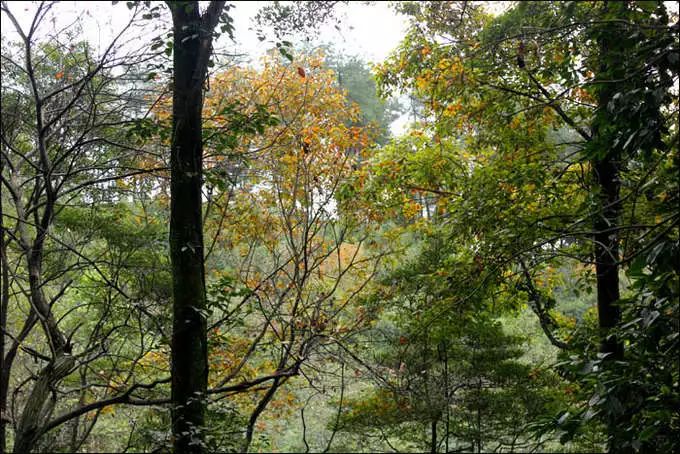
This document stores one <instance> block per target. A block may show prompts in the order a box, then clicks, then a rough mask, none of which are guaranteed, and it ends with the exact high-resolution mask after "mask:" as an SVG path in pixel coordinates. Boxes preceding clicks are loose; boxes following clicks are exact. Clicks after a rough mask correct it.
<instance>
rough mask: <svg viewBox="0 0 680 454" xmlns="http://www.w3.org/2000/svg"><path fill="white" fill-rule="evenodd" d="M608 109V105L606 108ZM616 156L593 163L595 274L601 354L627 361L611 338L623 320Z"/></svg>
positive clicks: (609, 156) (616, 341)
mask: <svg viewBox="0 0 680 454" xmlns="http://www.w3.org/2000/svg"><path fill="white" fill-rule="evenodd" d="M605 105H606V104H605ZM617 161H618V159H617V156H616V153H610V154H608V155H607V156H606V157H605V158H604V159H601V160H598V161H596V162H594V163H593V171H594V172H595V181H596V182H597V185H598V189H599V196H598V202H599V203H598V209H599V213H598V214H597V215H596V218H595V222H594V231H595V234H594V238H593V239H594V242H595V271H596V275H597V310H598V314H599V317H598V319H599V326H600V336H601V340H600V351H601V352H602V353H609V357H610V358H611V359H621V358H622V357H623V344H622V343H621V342H620V341H619V340H618V339H617V338H616V337H615V336H614V335H613V334H611V330H612V328H614V327H616V325H617V324H618V323H619V321H620V319H621V309H620V308H619V307H618V305H617V303H618V300H619V298H620V292H619V266H618V261H619V239H618V234H617V232H616V228H617V226H618V225H619V213H620V211H621V202H620V198H619V192H620V183H619V164H618V162H617Z"/></svg>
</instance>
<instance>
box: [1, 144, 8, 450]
mask: <svg viewBox="0 0 680 454" xmlns="http://www.w3.org/2000/svg"><path fill="white" fill-rule="evenodd" d="M3 171H4V161H3V158H2V156H0V174H2V172H3ZM3 219H4V212H3V207H2V183H0V270H1V271H0V279H1V280H0V371H2V372H0V452H5V450H6V449H7V446H6V444H7V441H6V435H5V434H6V426H7V419H6V418H7V388H8V386H9V368H7V370H5V369H6V367H5V331H6V330H7V308H8V306H9V272H8V270H7V255H6V251H5V227H4V222H3Z"/></svg>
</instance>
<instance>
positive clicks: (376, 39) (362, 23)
mask: <svg viewBox="0 0 680 454" xmlns="http://www.w3.org/2000/svg"><path fill="white" fill-rule="evenodd" d="M8 3H9V7H10V10H11V11H12V12H13V13H14V15H15V16H16V17H17V18H18V20H19V22H20V23H21V25H22V27H25V28H28V27H29V24H30V21H31V19H32V17H33V12H34V11H35V8H36V6H35V3H34V2H23V1H12V2H8ZM125 3H126V2H125V1H121V2H120V3H118V4H117V5H112V4H111V2H110V1H92V2H89V1H88V2H82V1H80V2H77V1H63V2H60V3H59V4H57V5H55V6H54V8H53V11H54V13H55V14H54V16H55V17H54V24H55V25H56V26H59V25H62V26H64V25H66V24H68V23H69V21H72V20H73V19H74V18H75V17H77V16H78V15H82V18H83V24H84V31H83V34H84V36H83V37H84V38H86V39H87V40H88V41H89V42H90V43H91V44H93V45H94V46H95V47H97V45H99V46H106V45H107V44H108V41H109V40H110V37H111V36H112V35H113V33H115V31H116V30H120V28H121V27H122V26H123V25H124V24H125V23H126V21H127V19H128V18H129V17H130V12H129V11H128V9H127V7H126V5H125ZM231 3H233V4H234V5H235V8H233V9H231V10H230V14H231V15H232V17H233V18H234V25H235V29H236V30H235V33H234V35H235V39H236V41H237V43H238V46H237V49H238V50H239V51H242V52H244V53H248V54H249V55H251V56H252V57H253V59H257V58H258V57H259V56H260V55H262V54H263V53H264V52H265V51H266V50H267V48H268V47H270V46H272V44H271V43H266V42H265V43H262V42H260V41H258V39H257V37H256V34H255V32H254V31H252V30H249V28H250V27H251V26H252V22H251V18H252V17H253V16H254V15H255V14H256V12H257V10H258V9H259V8H260V7H261V6H262V5H264V4H265V3H267V2H262V1H251V2H243V1H236V2H231ZM163 9H165V7H163ZM339 13H340V14H339V15H340V17H341V25H340V31H338V30H336V29H335V28H334V27H333V26H332V25H327V26H324V27H322V29H321V31H320V32H319V34H318V37H315V38H314V40H313V41H312V44H314V45H317V44H318V45H321V44H326V43H333V44H334V45H335V47H336V48H338V49H339V50H342V51H344V52H346V53H348V54H352V55H359V56H361V57H363V58H364V59H366V60H369V61H380V60H382V59H384V58H385V57H386V56H387V55H388V54H389V52H390V51H391V50H392V49H393V48H394V47H396V45H397V44H398V43H399V41H400V39H401V38H402V37H403V35H404V32H405V30H406V21H405V20H404V18H403V17H402V16H398V15H396V14H395V13H394V12H393V10H392V9H390V8H389V7H388V4H387V3H386V2H375V3H374V4H372V5H370V6H367V5H364V4H362V3H360V2H350V4H348V5H343V6H341V7H340V8H339ZM49 22H51V20H50V21H49ZM49 22H48V23H45V24H44V28H46V29H47V28H50V29H51V28H53V27H52V26H51V25H52V24H50V23H49ZM154 22H155V23H154V25H155V26H156V27H157V28H159V29H160V30H163V29H165V30H168V29H169V28H168V27H169V24H159V23H158V21H154ZM1 25H2V35H3V39H4V38H10V39H12V38H13V37H14V36H15V35H14V33H13V29H14V27H13V26H12V24H11V23H10V21H9V20H8V19H7V17H6V16H5V15H4V14H3V15H2V24H1ZM160 30H159V31H160ZM159 31H156V32H154V31H153V28H152V27H150V26H148V27H146V28H145V29H144V31H142V30H136V31H134V32H132V33H131V34H130V37H131V38H133V39H134V40H138V39H139V38H142V39H148V40H150V39H151V38H153V37H154V36H155V35H156V34H158V33H159ZM140 35H141V36H140ZM219 46H228V47H229V48H232V49H233V46H234V45H233V44H231V43H230V40H229V39H228V38H227V37H226V36H223V37H222V38H221V39H220V41H219V42H218V46H216V47H219ZM234 50H236V49H234Z"/></svg>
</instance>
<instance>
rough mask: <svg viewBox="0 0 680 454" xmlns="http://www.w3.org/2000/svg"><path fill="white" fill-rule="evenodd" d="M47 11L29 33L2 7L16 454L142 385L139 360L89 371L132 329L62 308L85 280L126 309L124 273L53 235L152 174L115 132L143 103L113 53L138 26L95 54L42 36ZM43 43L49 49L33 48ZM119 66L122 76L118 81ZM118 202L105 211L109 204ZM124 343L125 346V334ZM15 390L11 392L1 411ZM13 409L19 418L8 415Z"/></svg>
mask: <svg viewBox="0 0 680 454" xmlns="http://www.w3.org/2000/svg"><path fill="white" fill-rule="evenodd" d="M54 6H55V5H54V4H53V3H41V4H39V5H38V6H37V9H36V12H35V15H34V17H33V21H32V22H31V25H30V28H29V29H27V30H26V29H23V28H22V27H21V26H20V24H19V23H18V21H17V20H16V18H15V16H14V15H13V14H12V12H11V10H10V6H9V5H8V4H7V3H4V2H3V3H2V13H3V14H4V15H6V16H7V17H8V18H9V19H10V21H11V22H12V24H13V25H14V27H15V31H16V33H17V35H18V37H19V43H18V44H17V45H16V47H15V46H14V45H11V44H9V43H8V45H6V46H5V45H3V55H2V68H3V71H2V75H3V77H2V89H3V90H2V103H3V114H2V157H1V159H2V175H1V177H2V183H1V184H2V187H3V191H2V197H3V213H2V215H3V222H2V223H3V235H6V236H5V238H6V240H5V241H3V243H2V246H3V249H2V260H3V272H4V276H5V278H4V279H3V289H2V294H3V295H4V301H3V317H2V323H3V325H2V334H3V340H2V341H3V345H8V348H7V350H5V351H4V352H3V353H4V355H3V358H2V361H3V367H2V380H1V384H2V386H1V395H2V409H3V423H2V431H3V443H4V442H5V438H4V437H5V435H4V433H5V424H6V423H7V422H10V423H11V424H12V426H13V428H14V448H13V449H14V451H15V452H30V451H32V450H34V449H37V447H38V446H39V445H38V443H39V441H40V440H41V437H43V436H44V435H45V434H46V433H47V432H48V431H50V430H51V429H53V428H56V427H59V426H62V425H63V424H64V423H66V422H69V421H73V420H75V421H77V418H79V417H80V416H81V415H82V414H84V413H86V412H88V411H89V410H96V409H99V408H104V407H106V406H107V405H111V404H114V403H121V402H129V401H131V400H134V399H133V398H132V396H133V392H134V391H135V390H137V389H138V388H140V385H141V384H139V383H137V384H130V383H131V382H132V381H134V380H133V379H134V377H135V368H134V362H132V363H123V364H120V363H118V362H117V361H116V367H113V368H111V369H110V370H109V371H108V374H102V375H103V376H101V377H97V376H96V374H92V373H91V370H90V367H92V365H93V364H96V363H97V362H98V361H101V358H102V357H108V358H109V359H110V356H109V355H108V353H107V348H112V349H114V348H118V347H120V343H119V342H121V340H122V339H121V337H122V338H125V335H122V336H121V337H119V334H122V333H123V331H125V330H126V329H128V328H129V327H130V324H129V323H127V321H124V322H123V323H121V324H119V325H117V326H116V325H114V326H112V325H108V324H107V323H108V320H106V317H107V315H108V313H107V311H106V310H103V311H102V312H99V314H100V316H101V318H99V319H98V320H93V324H91V325H88V326H87V327H86V328H85V329H83V330H82V331H87V334H85V333H84V332H82V331H81V328H83V325H84V323H82V321H77V320H76V319H77V317H79V316H80V311H79V310H78V306H77V305H75V307H70V306H68V307H66V306H67V304H66V303H67V302H73V300H74V298H75V295H76V294H77V292H78V290H77V287H78V284H79V283H82V282H83V280H88V279H89V281H90V285H91V286H92V287H93V288H97V287H98V288H100V289H101V291H102V294H108V295H109V297H111V298H112V299H113V298H115V299H116V300H117V299H118V297H125V299H128V298H129V294H128V293H127V292H126V291H125V290H124V289H123V288H121V287H120V286H119V285H120V282H117V277H115V276H117V273H118V272H119V270H120V269H116V268H117V267H115V266H111V267H107V266H103V265H102V263H101V262H100V258H98V257H96V255H90V253H92V252H93V249H96V248H88V245H87V239H88V234H87V233H86V234H85V235H83V236H81V235H77V234H75V233H73V234H71V233H69V231H68V230H60V229H59V224H60V222H59V221H60V220H65V219H66V218H67V216H66V213H68V212H69V210H71V209H76V208H77V207H79V206H85V207H87V206H88V205H90V204H92V203H94V202H95V201H97V200H98V201H103V199H102V197H101V192H100V191H101V189H102V188H105V187H109V186H110V185H111V183H112V182H115V181H117V180H121V179H124V178H126V177H131V176H133V175H137V174H141V173H145V172H148V171H149V169H144V168H135V167H134V159H133V158H132V156H133V155H134V154H135V152H136V151H137V150H135V149H134V148H133V147H131V146H130V145H129V144H128V143H127V142H126V140H125V137H124V134H122V133H121V129H122V127H124V126H126V125H128V124H129V123H130V117H128V116H127V115H128V114H130V115H134V114H135V113H136V112H137V110H138V109H137V107H138V105H139V104H138V99H136V98H135V94H136V93H135V89H134V81H135V80H138V79H136V78H137V77H138V74H135V73H134V72H133V71H132V70H131V68H133V67H134V64H135V63H138V62H139V61H140V60H142V59H144V58H145V56H144V54H143V53H140V52H138V51H137V50H132V51H127V53H126V52H123V51H121V50H120V48H119V41H120V39H121V36H123V34H124V33H125V32H126V31H127V29H128V27H129V26H130V24H131V23H132V22H133V21H134V20H135V17H136V16H135V13H134V12H133V13H132V15H131V19H130V22H129V23H128V25H127V26H126V27H124V28H123V30H122V31H121V32H120V34H119V35H117V36H115V37H114V38H113V39H112V41H111V42H110V44H109V45H108V46H107V47H104V48H103V49H102V50H101V52H100V53H99V54H98V52H97V51H94V50H93V49H91V48H90V47H89V46H88V45H87V44H86V43H82V42H80V43H79V42H77V41H75V40H70V39H74V36H73V34H74V33H77V29H75V28H74V29H65V30H63V35H60V36H54V35H52V34H50V33H45V32H44V28H43V27H44V25H45V22H46V21H47V20H48V19H49V18H50V14H52V10H53V8H54ZM64 36H65V37H66V39H67V40H69V42H68V44H67V43H64V42H62V41H61V40H62V39H64ZM42 38H49V42H48V43H44V42H40V40H41V39H42ZM126 65H129V66H126ZM116 67H118V68H122V70H121V71H119V73H118V74H116V75H114V71H113V69H114V68H116ZM122 78H128V84H127V85H123V84H122V83H121V82H120V80H121V79H122ZM114 192H115V191H111V194H110V196H109V197H110V198H109V199H106V200H107V201H110V200H111V199H114V200H115V199H116V197H117V196H118V195H117V194H115V193H114ZM7 203H9V206H8V205H7ZM89 238H92V236H90V237H89ZM100 257H101V256H100ZM83 270H87V272H86V273H85V277H83V276H82V274H80V273H82V272H83ZM109 271H110V272H111V274H109ZM74 284H75V285H74ZM128 290H130V289H128ZM131 293H132V292H131ZM83 300H84V301H83V304H82V306H81V307H96V308H97V309H96V310H97V311H98V310H99V309H100V308H101V306H99V305H98V303H99V304H101V301H98V302H96V303H92V302H91V301H88V299H87V298H83ZM109 302H111V300H109ZM38 326H39V327H40V328H41V331H40V332H38V330H37V329H36V328H37V327H38ZM126 335H127V340H129V339H130V332H129V331H128V332H127V333H126ZM140 336H143V334H140ZM142 354H143V353H142ZM28 358H30V359H31V360H32V362H29V361H27V359H28ZM17 361H21V362H22V365H24V366H26V369H25V371H24V370H21V369H19V368H16V367H13V366H15V365H16V363H17ZM76 371H77V372H79V375H80V386H79V388H76V389H73V387H72V386H71V385H72V384H71V383H69V380H70V379H71V377H72V376H73V374H74V372H76ZM126 373H127V377H126V378H125V379H123V380H122V382H121V383H120V386H121V388H123V389H119V388H118V387H113V386H111V387H109V386H108V385H102V382H105V383H107V384H108V383H109V380H111V379H112V377H113V376H116V375H118V374H123V375H125V374H126ZM127 385H129V386H127ZM10 387H13V388H14V389H13V392H12V394H11V396H12V402H11V406H8V405H7V404H8V397H9V395H10V394H9V391H10ZM149 387H153V385H149ZM96 389H103V390H104V391H103V392H101V393H94V394H93V396H94V397H95V399H97V401H96V402H95V403H93V404H92V403H91V404H86V403H85V402H84V401H83V400H82V399H81V400H77V399H76V401H75V402H74V401H73V400H72V397H73V396H74V395H80V397H81V398H82V397H83V396H84V395H85V393H88V392H92V390H96ZM99 398H101V400H98V399H99ZM74 403H75V405H73V404H74ZM72 405H73V406H72ZM17 406H20V407H21V412H20V413H15V411H14V408H16V407H17ZM9 407H11V408H12V411H9ZM54 413H57V415H56V416H54ZM88 430H91V426H90V429H85V430H83V428H81V429H80V430H79V429H78V424H77V422H76V423H75V425H74V430H73V434H74V445H77V443H78V440H79V438H80V437H81V436H83V433H85V435H86V434H87V432H88ZM3 449H4V445H3Z"/></svg>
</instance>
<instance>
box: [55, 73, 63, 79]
mask: <svg viewBox="0 0 680 454" xmlns="http://www.w3.org/2000/svg"><path fill="white" fill-rule="evenodd" d="M62 77H64V71H59V72H58V73H56V74H55V75H54V78H55V79H57V80H59V79H61V78H62Z"/></svg>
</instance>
